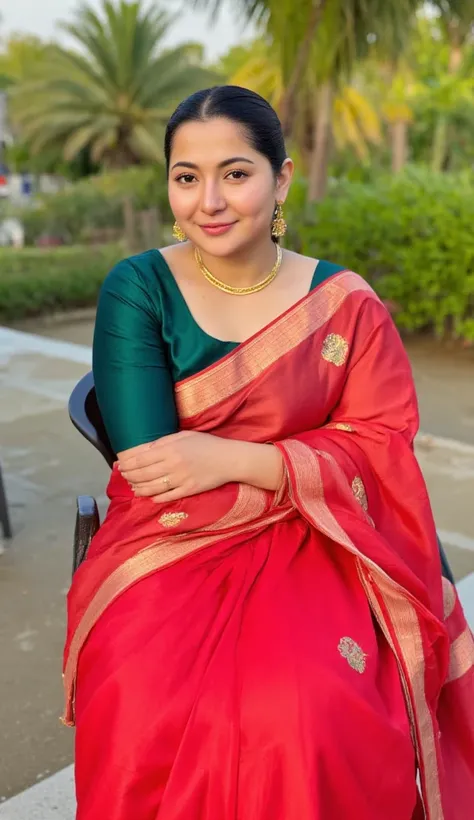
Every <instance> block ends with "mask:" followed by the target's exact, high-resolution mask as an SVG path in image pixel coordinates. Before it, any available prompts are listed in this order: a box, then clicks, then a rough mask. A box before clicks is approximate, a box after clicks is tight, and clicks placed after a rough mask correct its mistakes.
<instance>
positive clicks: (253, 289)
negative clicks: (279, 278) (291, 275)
mask: <svg viewBox="0 0 474 820" xmlns="http://www.w3.org/2000/svg"><path fill="white" fill-rule="evenodd" d="M276 247H277V258H276V262H275V264H274V265H273V268H272V269H271V271H270V273H269V274H268V276H266V277H265V279H262V281H261V282H257V284H256V285H250V286H249V287H246V288H234V287H232V285H228V284H227V283H226V282H222V281H221V280H220V279H217V277H216V276H213V274H212V273H211V271H210V270H208V269H207V268H206V266H205V264H204V262H203V261H202V256H201V252H200V250H199V249H198V248H195V249H194V258H195V259H196V262H197V265H198V268H199V270H200V271H201V273H202V275H203V276H204V277H205V278H206V279H207V281H208V282H209V284H211V285H214V287H215V288H219V290H223V291H224V293H230V294H232V296H248V295H249V294H250V293H258V291H259V290H263V289H264V288H266V287H268V285H270V284H271V283H272V282H273V280H274V279H275V277H276V275H277V273H278V271H279V270H280V267H281V262H282V259H283V253H282V250H281V248H280V246H279V245H277V246H276Z"/></svg>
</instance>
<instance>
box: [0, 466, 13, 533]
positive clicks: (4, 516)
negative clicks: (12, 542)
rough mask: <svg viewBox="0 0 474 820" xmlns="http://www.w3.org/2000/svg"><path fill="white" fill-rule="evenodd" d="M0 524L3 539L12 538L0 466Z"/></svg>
mask: <svg viewBox="0 0 474 820" xmlns="http://www.w3.org/2000/svg"><path fill="white" fill-rule="evenodd" d="M0 522H1V524H2V530H3V537H4V538H12V537H13V532H12V527H11V524H10V514H9V512H8V501H7V494H6V492H5V484H4V483H3V473H2V467H1V465H0Z"/></svg>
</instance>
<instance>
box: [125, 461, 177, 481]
mask: <svg viewBox="0 0 474 820" xmlns="http://www.w3.org/2000/svg"><path fill="white" fill-rule="evenodd" d="M167 472H169V467H167V465H166V461H165V460H164V459H163V460H160V461H156V462H155V463H154V464H151V465H149V466H148V467H136V468H135V469H133V470H121V473H122V475H123V477H124V478H125V479H126V481H128V482H129V483H130V484H145V483H146V482H147V481H156V480H157V479H160V478H162V477H163V476H164V475H166V474H167Z"/></svg>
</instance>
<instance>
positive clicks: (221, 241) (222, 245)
mask: <svg viewBox="0 0 474 820" xmlns="http://www.w3.org/2000/svg"><path fill="white" fill-rule="evenodd" d="M231 233H232V231H231V232H230V233H229V234H227V235H224V236H216V237H209V236H201V237H200V238H199V241H197V240H196V244H197V246H198V247H199V248H201V250H202V251H204V253H207V254H209V256H215V257H216V258H219V257H222V258H224V257H226V256H238V255H239V254H240V253H242V252H244V251H245V250H246V249H247V248H248V247H249V245H252V244H253V243H254V242H255V241H256V237H255V236H253V235H252V236H239V237H237V236H231V235H230V234H231Z"/></svg>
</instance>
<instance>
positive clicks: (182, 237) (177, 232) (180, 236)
mask: <svg viewBox="0 0 474 820" xmlns="http://www.w3.org/2000/svg"><path fill="white" fill-rule="evenodd" d="M173 236H174V238H175V239H177V240H178V242H186V239H187V238H188V237H187V236H186V234H185V233H184V231H183V229H182V228H181V227H180V226H179V225H178V223H177V222H175V223H174V225H173Z"/></svg>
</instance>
